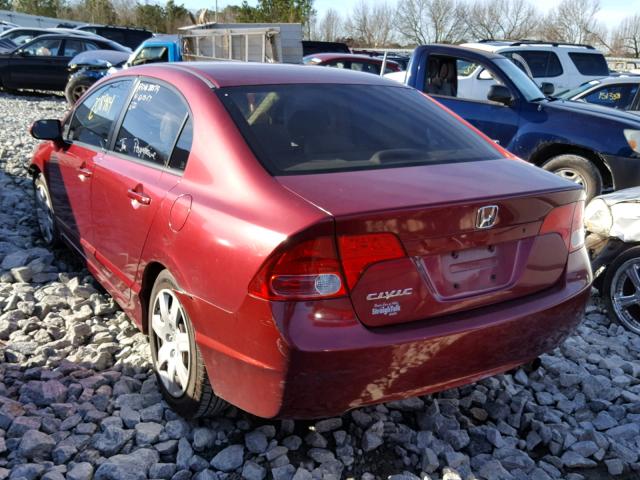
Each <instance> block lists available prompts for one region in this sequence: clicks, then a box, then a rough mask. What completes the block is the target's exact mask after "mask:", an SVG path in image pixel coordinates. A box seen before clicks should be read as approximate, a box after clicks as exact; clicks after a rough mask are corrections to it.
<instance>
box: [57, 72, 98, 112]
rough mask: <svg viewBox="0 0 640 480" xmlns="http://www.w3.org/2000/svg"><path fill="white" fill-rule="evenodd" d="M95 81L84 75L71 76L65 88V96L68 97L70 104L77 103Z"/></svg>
mask: <svg viewBox="0 0 640 480" xmlns="http://www.w3.org/2000/svg"><path fill="white" fill-rule="evenodd" d="M94 83H95V80H89V79H88V78H83V77H71V78H70V79H69V81H68V82H67V86H66V87H65V89H64V96H65V98H66V99H67V102H68V103H69V105H71V106H73V105H75V104H76V102H77V101H78V99H79V98H80V97H81V96H82V95H83V94H84V92H86V91H87V90H89V88H90V87H91V85H93V84H94Z"/></svg>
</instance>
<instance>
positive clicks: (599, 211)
mask: <svg viewBox="0 0 640 480" xmlns="http://www.w3.org/2000/svg"><path fill="white" fill-rule="evenodd" d="M639 133H640V132H639ZM612 225H613V217H612V216H611V210H610V209H609V205H607V203H606V202H605V201H604V200H602V199H601V198H594V199H593V200H591V202H589V205H587V208H585V210H584V226H585V228H586V229H587V230H588V231H589V232H592V233H597V234H598V235H602V236H604V237H608V236H609V232H610V231H611V227H612Z"/></svg>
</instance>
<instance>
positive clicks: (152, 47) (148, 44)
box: [126, 35, 182, 67]
mask: <svg viewBox="0 0 640 480" xmlns="http://www.w3.org/2000/svg"><path fill="white" fill-rule="evenodd" d="M180 61H182V53H181V52H180V42H179V40H178V36H177V35H159V36H156V37H153V38H150V39H149V40H145V41H144V42H142V43H141V44H140V46H139V47H138V48H136V50H135V51H134V52H133V53H132V54H131V56H130V57H129V60H127V63H126V66H128V67H133V66H135V65H143V64H145V63H156V62H180Z"/></svg>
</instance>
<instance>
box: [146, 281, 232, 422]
mask: <svg viewBox="0 0 640 480" xmlns="http://www.w3.org/2000/svg"><path fill="white" fill-rule="evenodd" d="M176 291H179V288H178V285H177V283H176V280H175V279H174V278H173V276H172V275H171V274H170V273H169V271H168V270H163V271H162V272H160V275H158V277H157V278H156V281H155V283H154V284H153V289H152V290H151V297H150V299H149V308H148V312H149V313H148V319H147V321H148V324H149V344H150V347H151V359H152V362H153V368H154V370H155V372H156V377H157V379H158V386H159V388H160V391H161V392H162V395H163V397H164V399H165V401H166V402H167V403H168V404H169V406H171V408H172V409H173V410H175V411H176V412H177V413H178V414H180V415H181V416H182V417H184V418H200V417H210V416H214V415H216V414H218V413H220V412H222V411H223V410H224V409H225V408H226V407H227V406H228V404H227V402H225V401H224V400H222V399H221V398H220V397H218V396H217V395H216V394H215V393H214V392H213V389H212V388H211V384H210V383H209V378H208V376H207V371H206V368H205V365H204V362H203V360H202V355H201V353H200V349H199V348H198V345H197V344H196V342H195V334H194V331H193V326H192V325H191V321H190V320H189V317H188V314H187V312H186V310H184V308H182V306H181V305H180V304H179V303H178V306H179V307H180V311H181V314H180V318H181V320H180V321H179V322H176V323H178V328H177V329H176V330H175V331H177V332H178V333H180V334H184V333H186V334H187V336H188V341H189V351H188V352H184V353H180V351H179V349H178V348H176V350H175V356H176V357H180V359H181V360H180V362H182V363H183V364H184V363H186V362H187V361H188V364H187V365H188V366H187V372H188V375H187V378H188V381H187V382H186V384H185V385H184V386H183V387H181V385H180V379H179V378H178V375H177V373H176V374H175V375H174V376H173V379H172V381H168V380H167V377H168V375H167V374H165V375H163V374H161V371H162V370H163V368H162V366H163V365H164V363H162V362H160V361H159V360H158V356H159V355H158V354H159V349H160V348H161V346H162V345H164V341H163V340H162V339H161V338H160V337H159V335H158V334H157V333H156V332H155V331H154V326H153V316H154V314H156V313H159V311H160V306H159V303H158V304H157V303H156V302H161V299H160V298H159V297H160V296H162V295H164V296H165V298H169V299H171V300H172V301H173V300H176V301H178V300H177V297H171V295H170V294H171V292H174V295H175V292H176ZM178 333H176V335H175V338H176V339H177V335H178ZM176 341H177V340H176ZM171 358H173V355H171ZM167 365H168V364H167ZM167 371H168V367H167ZM165 382H169V383H170V384H172V389H173V391H171V390H170V388H168V387H167V386H166V384H165Z"/></svg>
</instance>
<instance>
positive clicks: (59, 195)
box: [46, 80, 131, 255]
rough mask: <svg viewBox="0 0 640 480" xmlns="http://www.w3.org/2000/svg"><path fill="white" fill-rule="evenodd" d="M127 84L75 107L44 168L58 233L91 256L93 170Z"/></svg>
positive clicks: (105, 89) (99, 92)
mask: <svg viewBox="0 0 640 480" xmlns="http://www.w3.org/2000/svg"><path fill="white" fill-rule="evenodd" d="M130 86H131V80H119V81H115V82H112V83H109V84H107V85H104V86H102V87H100V88H99V89H97V90H96V91H94V92H93V93H91V94H90V95H89V96H88V97H87V98H86V99H84V101H82V103H80V104H78V105H77V106H76V107H75V109H74V111H73V113H72V114H71V115H70V116H69V117H68V120H67V121H66V122H65V125H64V127H63V128H64V132H63V136H64V139H65V145H64V146H61V147H56V148H55V149H54V151H53V152H52V154H51V158H50V161H49V162H48V163H47V164H46V165H47V172H46V173H47V178H48V180H49V187H50V190H51V199H52V202H53V209H54V212H55V213H56V217H57V218H58V221H59V225H60V227H61V233H62V234H63V235H64V236H65V237H66V238H67V239H68V240H69V242H70V243H71V244H72V245H74V246H75V247H76V248H77V249H78V250H79V251H81V252H82V253H84V254H85V255H86V254H87V253H91V251H92V249H91V245H92V241H93V231H92V230H93V229H92V214H91V184H92V176H93V167H94V164H95V161H96V159H97V158H100V157H101V156H102V155H103V153H104V149H105V148H106V146H107V144H108V141H109V134H110V132H111V129H112V127H113V124H114V122H115V120H116V119H117V118H118V115H119V113H120V110H121V109H122V106H123V105H124V102H125V100H126V98H127V94H128V91H129V88H130Z"/></svg>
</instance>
